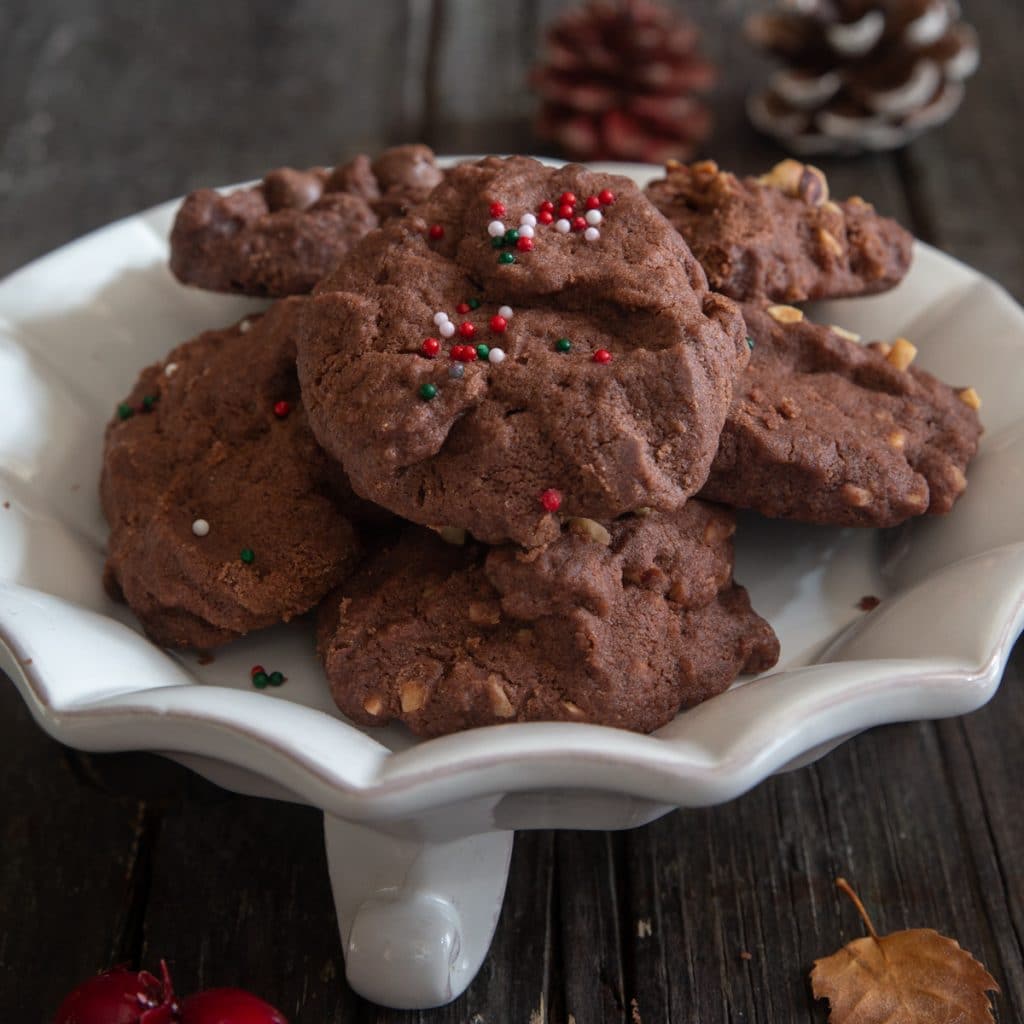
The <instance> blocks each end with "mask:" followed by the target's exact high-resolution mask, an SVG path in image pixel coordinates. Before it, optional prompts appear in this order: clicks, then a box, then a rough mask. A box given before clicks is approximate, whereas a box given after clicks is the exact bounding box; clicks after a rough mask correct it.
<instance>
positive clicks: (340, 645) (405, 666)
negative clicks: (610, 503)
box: [318, 501, 779, 736]
mask: <svg viewBox="0 0 1024 1024" xmlns="http://www.w3.org/2000/svg"><path fill="white" fill-rule="evenodd" d="M734 525H735V524H734V520H733V517H732V514H731V513H730V512H729V511H728V510H726V509H723V508H720V507H716V506H714V505H710V504H707V503H705V502H700V501H690V502H688V503H687V504H686V505H685V506H683V507H682V508H681V509H678V510H677V511H675V512H672V513H666V514H663V513H659V512H652V513H650V514H649V515H646V516H627V517H624V518H622V519H619V520H616V521H614V522H611V523H609V524H608V525H607V526H605V525H602V524H600V523H597V522H595V521H593V520H581V519H575V520H570V521H569V522H568V523H567V524H566V525H565V527H564V528H563V529H562V530H561V531H560V532H559V533H558V534H557V536H556V537H555V538H554V539H553V540H552V541H550V542H549V543H548V544H546V545H544V546H542V547H539V548H535V549H533V550H531V551H528V552H527V551H524V550H522V549H521V548H518V547H515V546H512V545H504V546H499V547H493V548H487V547H485V546H483V545H481V544H477V543H472V542H470V543H467V544H464V545H462V546H454V545H451V544H445V543H444V542H443V541H441V540H439V539H437V538H436V537H434V536H432V535H431V534H429V533H428V532H427V531H424V530H422V529H419V528H416V527H410V528H408V530H407V531H406V533H405V534H404V535H403V536H402V537H401V538H400V539H399V540H398V541H397V542H396V543H394V544H393V545H391V546H390V547H387V548H384V549H382V550H380V551H378V552H377V553H376V554H375V555H374V557H373V558H372V559H371V560H370V561H369V562H368V563H367V564H366V565H365V566H363V567H362V568H361V569H360V570H359V571H358V572H357V573H356V575H354V576H353V577H352V578H351V579H350V580H349V581H348V582H347V583H346V584H345V585H343V586H342V588H341V589H340V590H339V591H338V592H337V593H335V594H334V595H333V596H332V597H330V598H328V599H327V600H326V601H325V602H324V603H323V605H322V606H321V612H320V625H319V631H318V632H319V643H318V646H319V650H320V655H321V659H322V660H323V663H324V666H325V669H326V673H327V677H328V679H329V681H330V684H331V690H332V692H333V694H334V699H335V701H336V702H337V704H338V706H339V708H341V710H342V711H343V712H344V713H345V714H346V715H347V716H348V717H349V718H351V719H353V720H354V721H357V722H359V723H361V724H367V725H383V724H385V723H387V722H388V721H390V720H392V719H398V720H400V721H402V722H404V723H405V724H406V725H407V726H408V727H409V728H410V729H411V730H412V731H413V732H415V733H417V734H419V735H424V736H437V735H441V734H444V733H451V732H455V731H457V730H461V729H468V728H472V727H475V726H483V725H500V724H503V723H508V722H527V721H568V722H588V723H593V724H599V725H609V726H617V727H620V728H624V729H633V730H638V731H642V732H650V731H651V730H653V729H656V728H658V727H659V726H661V725H664V724H665V723H666V722H668V721H670V720H671V719H672V717H673V716H674V715H675V714H676V713H677V712H678V711H679V709H680V708H682V707H689V706H691V705H693V704H696V703H698V702H700V701H702V700H706V699H707V698H709V697H712V696H714V695H715V694H717V693H720V692H721V691H722V690H724V689H725V688H726V687H728V686H729V684H730V683H731V682H732V681H733V680H734V679H735V678H736V676H737V675H738V674H739V673H741V672H760V671H764V670H765V669H767V668H770V667H771V666H772V665H773V664H774V663H775V661H776V659H777V658H778V654H779V644H778V640H777V639H776V637H775V634H774V633H773V632H772V629H771V627H770V626H769V625H768V623H767V622H765V621H764V620H763V619H762V618H760V616H758V615H757V614H756V612H754V611H753V610H752V609H751V607H750V602H749V599H748V597H747V593H746V591H745V590H744V589H743V588H742V587H741V586H738V585H736V584H735V583H734V582H733V580H732V562H733V553H732V540H731V538H732V533H733V529H734Z"/></svg>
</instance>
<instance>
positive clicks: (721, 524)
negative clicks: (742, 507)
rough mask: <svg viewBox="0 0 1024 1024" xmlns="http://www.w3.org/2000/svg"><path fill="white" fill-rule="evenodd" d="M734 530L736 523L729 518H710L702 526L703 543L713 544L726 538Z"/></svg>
mask: <svg viewBox="0 0 1024 1024" xmlns="http://www.w3.org/2000/svg"><path fill="white" fill-rule="evenodd" d="M735 532H736V523H735V522H733V521H731V520H722V519H712V520H711V521H710V522H709V523H708V525H707V526H705V527H704V543H705V544H715V543H717V542H718V541H720V540H728V539H729V538H730V537H731V536H732V535H733V534H734V533H735Z"/></svg>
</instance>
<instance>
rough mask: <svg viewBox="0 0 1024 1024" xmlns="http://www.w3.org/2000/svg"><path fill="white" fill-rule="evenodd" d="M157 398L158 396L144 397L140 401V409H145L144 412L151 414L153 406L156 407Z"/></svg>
mask: <svg viewBox="0 0 1024 1024" xmlns="http://www.w3.org/2000/svg"><path fill="white" fill-rule="evenodd" d="M159 397H160V396H159V395H146V397H145V398H143V400H142V408H143V409H145V410H146V412H152V411H153V406H154V405H156V402H157V399H158V398H159Z"/></svg>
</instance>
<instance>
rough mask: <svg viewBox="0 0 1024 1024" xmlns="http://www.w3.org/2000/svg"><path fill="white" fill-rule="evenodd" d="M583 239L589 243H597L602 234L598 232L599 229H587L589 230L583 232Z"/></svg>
mask: <svg viewBox="0 0 1024 1024" xmlns="http://www.w3.org/2000/svg"><path fill="white" fill-rule="evenodd" d="M583 237H584V238H585V239H586V240H587V241H588V242H596V241H597V240H598V239H599V238H600V237H601V232H600V231H598V230H597V228H587V230H586V231H584V232H583Z"/></svg>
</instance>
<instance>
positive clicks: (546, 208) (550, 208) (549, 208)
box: [537, 199, 555, 213]
mask: <svg viewBox="0 0 1024 1024" xmlns="http://www.w3.org/2000/svg"><path fill="white" fill-rule="evenodd" d="M537 212H538V213H554V212H555V204H554V203H553V202H551V200H550V199H545V200H544V202H543V203H541V204H540V206H538V207H537Z"/></svg>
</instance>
